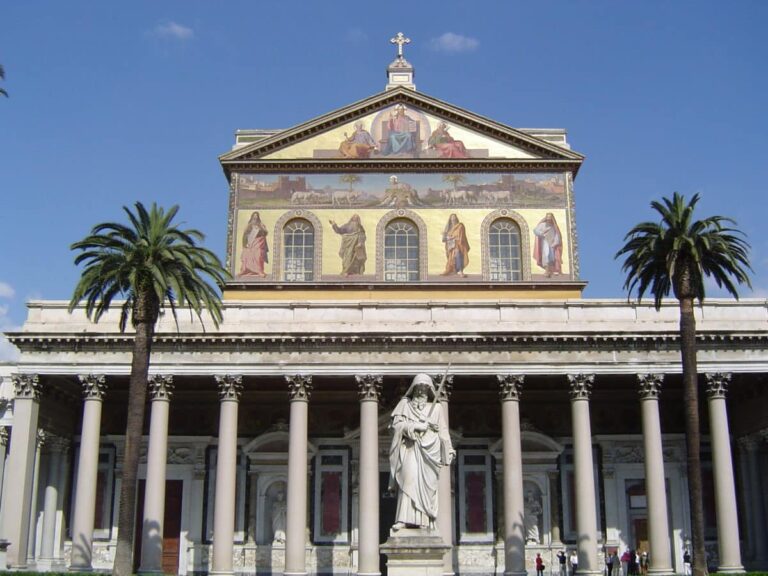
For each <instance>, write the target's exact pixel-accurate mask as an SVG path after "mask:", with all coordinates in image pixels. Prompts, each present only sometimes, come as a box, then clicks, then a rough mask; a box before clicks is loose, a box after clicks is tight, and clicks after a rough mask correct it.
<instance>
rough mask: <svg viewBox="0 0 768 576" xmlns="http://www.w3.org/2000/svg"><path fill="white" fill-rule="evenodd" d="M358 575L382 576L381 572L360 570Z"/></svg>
mask: <svg viewBox="0 0 768 576" xmlns="http://www.w3.org/2000/svg"><path fill="white" fill-rule="evenodd" d="M357 576H381V572H358V573H357Z"/></svg>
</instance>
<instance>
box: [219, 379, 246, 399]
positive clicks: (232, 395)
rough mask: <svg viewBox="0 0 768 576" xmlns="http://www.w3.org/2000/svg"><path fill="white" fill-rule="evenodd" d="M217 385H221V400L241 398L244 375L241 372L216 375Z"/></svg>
mask: <svg viewBox="0 0 768 576" xmlns="http://www.w3.org/2000/svg"><path fill="white" fill-rule="evenodd" d="M215 378H216V385H217V386H218V387H219V401H221V402H223V401H225V400H234V401H235V402H237V401H239V400H240V395H241V394H242V393H243V377H242V376H241V375H240V374H224V375H220V376H215Z"/></svg>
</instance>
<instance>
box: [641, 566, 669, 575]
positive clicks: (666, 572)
mask: <svg viewBox="0 0 768 576" xmlns="http://www.w3.org/2000/svg"><path fill="white" fill-rule="evenodd" d="M674 573H675V571H674V570H673V569H672V567H671V566H670V567H669V568H656V569H653V568H648V575H649V576H672V575H673V574H674Z"/></svg>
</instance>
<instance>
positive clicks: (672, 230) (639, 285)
mask: <svg viewBox="0 0 768 576" xmlns="http://www.w3.org/2000/svg"><path fill="white" fill-rule="evenodd" d="M698 201H699V195H698V194H695V195H694V196H693V197H692V198H691V201H690V202H686V200H685V197H684V196H682V195H681V194H678V193H677V192H675V193H674V195H673V196H672V198H671V199H669V198H662V200H661V202H658V201H654V202H651V207H652V208H653V209H654V210H656V212H658V213H659V215H660V216H661V221H659V222H641V223H640V224H638V225H636V226H635V227H634V228H632V229H631V230H630V231H629V232H628V233H627V235H626V236H625V237H624V241H625V244H624V246H623V247H622V248H621V250H619V251H618V252H617V253H616V258H619V257H621V256H626V259H625V261H624V264H623V266H622V270H623V271H624V272H625V273H626V274H627V277H626V281H625V282H624V288H625V289H627V290H628V291H629V292H630V294H631V293H632V292H633V291H635V290H636V291H637V297H638V299H640V298H642V297H643V295H644V294H645V293H646V292H647V291H650V293H651V294H653V296H654V302H655V305H656V308H657V309H658V308H659V307H660V306H661V300H662V298H664V297H666V296H669V293H670V291H672V292H673V293H674V295H675V297H676V298H678V299H681V298H693V299H695V300H699V301H703V300H704V297H705V292H706V290H705V282H704V279H705V278H706V277H707V276H710V277H712V278H713V279H714V281H715V282H716V284H717V286H718V287H721V288H725V289H726V290H727V291H728V292H729V293H730V294H732V295H733V296H734V297H736V298H738V293H737V291H736V286H735V284H734V281H735V282H736V283H738V284H745V285H747V286H750V285H751V284H750V281H749V276H748V272H749V271H751V267H750V264H749V257H748V256H749V255H748V252H749V244H748V243H747V241H746V240H745V238H744V235H743V234H742V232H741V231H739V230H736V229H735V228H733V227H732V226H733V225H735V224H736V223H735V222H734V221H733V220H732V219H730V218H725V217H723V216H712V217H710V218H705V219H703V220H694V219H693V213H694V209H695V208H696V204H697V203H698Z"/></svg>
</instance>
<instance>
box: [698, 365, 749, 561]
mask: <svg viewBox="0 0 768 576" xmlns="http://www.w3.org/2000/svg"><path fill="white" fill-rule="evenodd" d="M706 380H707V404H708V405H709V433H710V440H711V443H712V473H713V475H714V479H715V509H716V510H717V544H718V550H719V556H718V557H719V562H720V564H719V565H718V567H717V571H718V572H721V573H730V574H736V573H741V572H744V567H743V566H742V565H741V550H740V548H739V521H738V515H737V507H736V487H735V483H734V479H733V457H732V455H731V435H730V431H729V427H728V411H727V409H726V405H725V394H726V391H727V390H728V385H729V384H730V382H731V375H730V374H723V373H711V374H706Z"/></svg>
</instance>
